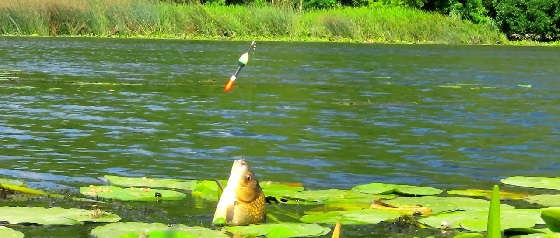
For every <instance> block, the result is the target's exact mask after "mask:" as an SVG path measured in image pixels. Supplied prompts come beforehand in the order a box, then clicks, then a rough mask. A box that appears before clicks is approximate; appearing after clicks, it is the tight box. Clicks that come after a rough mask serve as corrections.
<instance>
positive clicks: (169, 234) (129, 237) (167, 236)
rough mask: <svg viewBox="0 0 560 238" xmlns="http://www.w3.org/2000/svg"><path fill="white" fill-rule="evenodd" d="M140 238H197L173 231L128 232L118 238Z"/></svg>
mask: <svg viewBox="0 0 560 238" xmlns="http://www.w3.org/2000/svg"><path fill="white" fill-rule="evenodd" d="M141 237H149V238H197V237H196V236H193V235H191V234H189V233H187V232H184V231H173V230H166V231H161V230H157V231H149V232H142V233H138V232H129V233H126V234H124V235H122V236H120V237H119V238H141Z"/></svg>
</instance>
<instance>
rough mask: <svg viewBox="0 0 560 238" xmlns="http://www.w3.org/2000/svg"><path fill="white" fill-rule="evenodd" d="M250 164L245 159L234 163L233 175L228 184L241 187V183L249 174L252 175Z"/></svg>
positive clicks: (232, 167)
mask: <svg viewBox="0 0 560 238" xmlns="http://www.w3.org/2000/svg"><path fill="white" fill-rule="evenodd" d="M250 172H251V171H250V170H249V164H247V161H245V160H244V159H238V160H234V161H233V166H231V173H230V177H229V180H228V184H231V185H234V184H235V185H236V186H239V181H241V179H242V177H243V176H245V175H246V174H247V173H250Z"/></svg>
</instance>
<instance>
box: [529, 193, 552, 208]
mask: <svg viewBox="0 0 560 238" xmlns="http://www.w3.org/2000/svg"><path fill="white" fill-rule="evenodd" d="M525 200H526V201H528V202H530V203H536V204H540V205H543V206H548V207H560V194H540V195H534V196H530V197H528V198H527V199H525Z"/></svg>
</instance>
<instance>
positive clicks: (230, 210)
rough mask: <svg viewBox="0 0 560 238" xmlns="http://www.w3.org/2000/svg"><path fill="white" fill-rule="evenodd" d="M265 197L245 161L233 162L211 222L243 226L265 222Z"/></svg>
mask: <svg viewBox="0 0 560 238" xmlns="http://www.w3.org/2000/svg"><path fill="white" fill-rule="evenodd" d="M265 218H266V203H265V195H264V193H263V191H262V189H261V186H260V185H259V181H258V180H257V178H256V177H255V174H254V173H253V172H252V171H251V169H250V168H249V164H247V162H246V161H245V160H242V159H240V160H235V161H234V162H233V166H232V167H231V173H230V176H229V179H228V181H227V184H226V187H225V188H224V190H223V192H222V195H221V196H220V200H219V201H218V205H217V206H216V211H215V212H214V218H213V219H212V222H213V223H214V224H223V223H225V224H227V225H233V226H244V225H249V224H258V223H263V222H265Z"/></svg>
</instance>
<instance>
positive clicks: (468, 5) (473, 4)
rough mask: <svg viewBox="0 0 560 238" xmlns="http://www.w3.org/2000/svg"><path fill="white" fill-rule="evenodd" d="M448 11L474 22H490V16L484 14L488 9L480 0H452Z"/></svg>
mask: <svg viewBox="0 0 560 238" xmlns="http://www.w3.org/2000/svg"><path fill="white" fill-rule="evenodd" d="M448 13H449V14H450V15H452V16H453V15H455V16H459V17H460V18H461V19H465V20H469V21H472V22H474V23H488V22H490V18H488V17H487V15H486V14H487V13H488V11H487V10H486V8H484V5H483V4H482V0H464V1H462V2H461V1H457V0H453V1H452V2H451V6H450V7H449V10H448Z"/></svg>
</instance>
